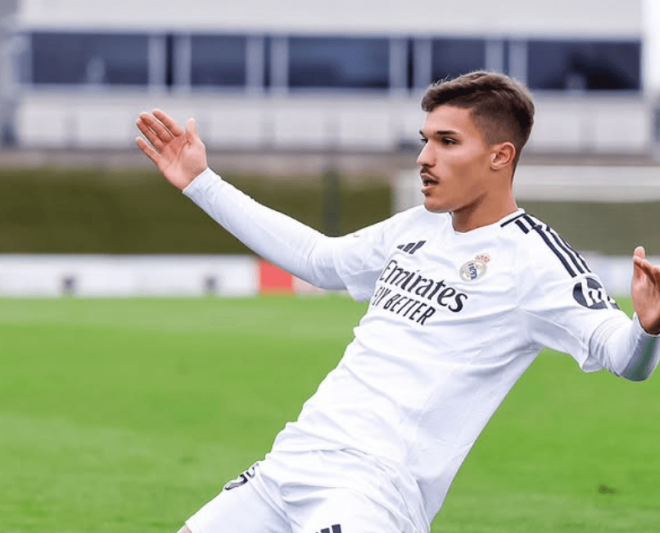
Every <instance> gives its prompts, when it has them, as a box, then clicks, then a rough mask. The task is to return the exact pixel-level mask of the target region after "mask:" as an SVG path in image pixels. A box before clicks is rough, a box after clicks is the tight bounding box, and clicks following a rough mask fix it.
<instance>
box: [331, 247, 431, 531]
mask: <svg viewBox="0 0 660 533" xmlns="http://www.w3.org/2000/svg"><path fill="white" fill-rule="evenodd" d="M425 243H426V241H419V242H409V243H408V244H399V246H397V248H398V249H399V250H401V251H402V252H406V253H407V254H410V255H412V254H414V253H415V252H416V251H417V250H419V249H420V248H421V247H422V246H424V244H425ZM333 533H334V532H333Z"/></svg>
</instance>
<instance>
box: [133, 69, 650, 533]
mask: <svg viewBox="0 0 660 533" xmlns="http://www.w3.org/2000/svg"><path fill="white" fill-rule="evenodd" d="M422 108H423V109H424V110H425V111H426V113H427V115H426V120H425V122H424V124H423V127H422V130H421V135H422V142H423V147H422V149H421V152H420V154H419V157H418V159H417V163H418V165H419V166H420V169H421V172H420V175H421V185H422V192H423V193H424V197H425V199H424V205H423V206H419V207H416V208H413V209H410V210H407V211H405V212H402V213H398V214H396V215H394V216H393V217H391V218H389V219H387V220H385V221H383V222H380V223H378V224H375V225H373V226H371V227H368V228H365V229H363V230H361V231H358V232H356V233H353V234H351V235H347V236H344V237H339V238H329V237H326V236H324V235H322V234H320V233H318V232H316V231H315V230H313V229H311V228H309V227H307V226H304V225H302V224H301V223H299V222H297V221H295V220H293V219H291V218H289V217H287V216H285V215H283V214H281V213H277V212H275V211H272V210H270V209H268V208H266V207H264V206H262V205H260V204H258V203H256V202H255V201H253V200H252V199H251V198H249V197H248V196H246V195H244V194H243V193H241V192H239V191H238V190H236V189H235V188H234V187H232V186H231V185H230V184H228V183H226V182H225V181H223V180H222V179H221V178H220V177H219V176H218V175H216V174H215V173H214V172H213V171H212V170H210V169H209V168H208V167H207V160H206V154H205V148H204V145H203V143H202V141H201V140H200V138H199V137H198V135H197V133H196V129H195V124H194V122H193V121H192V120H189V121H188V123H187V127H186V129H185V130H184V129H183V128H182V127H181V126H179V125H178V124H177V123H176V122H175V121H174V120H173V119H172V118H170V117H169V116H168V115H166V114H165V113H164V112H162V111H159V110H155V111H154V112H153V113H151V114H150V113H143V114H141V115H140V117H139V119H138V122H137V125H138V127H139V129H140V131H141V132H142V134H143V135H144V136H145V137H146V139H147V141H148V142H147V141H145V140H144V139H142V138H139V139H138V140H137V144H138V147H139V148H140V149H141V150H142V151H143V152H144V153H145V154H146V155H147V156H148V157H149V158H150V159H151V160H152V161H153V162H154V163H155V164H156V166H157V167H158V169H159V170H160V171H161V172H162V173H163V174H164V176H165V177H166V178H167V179H168V180H169V181H170V182H171V183H172V184H173V185H174V186H175V187H177V188H178V189H180V190H182V191H183V192H184V194H185V195H187V196H189V197H190V198H191V199H192V200H193V201H194V202H195V203H197V204H198V205H199V206H200V207H201V208H202V209H204V210H205V211H206V212H207V213H208V214H209V215H210V216H211V217H213V218H214V219H215V220H216V221H217V222H218V223H220V224H221V225H222V226H224V227H225V228H226V229H227V230H228V231H230V232H231V233H233V234H234V235H235V236H236V237H238V238H239V239H240V240H242V241H243V242H244V243H246V244H247V245H248V246H249V247H251V248H252V249H253V250H254V251H255V252H257V253H258V254H260V255H261V256H263V257H265V258H266V259H267V260H269V261H271V262H273V263H275V264H276V265H279V266H280V267H281V268H283V269H285V270H288V271H289V272H291V273H292V274H294V275H296V276H298V277H300V278H302V279H304V280H306V281H308V282H310V283H312V284H314V285H317V286H319V287H325V288H328V289H347V290H348V291H349V292H350V294H351V295H352V296H353V298H355V299H356V300H360V301H365V300H369V302H370V304H369V309H368V311H367V313H366V315H365V316H364V317H363V319H362V320H361V321H360V324H359V326H358V327H357V328H356V329H355V339H354V340H353V342H351V343H350V345H349V346H348V347H347V349H346V352H345V354H344V357H343V358H342V360H341V362H340V363H339V365H338V366H337V368H335V369H334V370H333V371H332V372H330V374H329V375H328V376H327V377H326V379H325V380H324V381H323V382H322V383H321V385H320V386H319V388H318V390H317V392H316V393H315V394H314V395H313V396H312V398H310V399H309V400H308V401H307V402H306V403H305V405H304V406H303V409H302V412H301V413H300V416H299V418H298V420H297V421H296V422H293V423H289V424H287V425H286V427H285V428H284V429H283V430H282V431H281V432H280V434H279V435H278V436H277V438H276V440H275V442H274V444H273V448H272V451H271V452H270V453H269V454H267V456H266V458H265V459H264V460H263V461H260V462H258V463H256V464H255V465H254V466H253V467H252V468H250V469H249V470H248V471H246V472H244V473H243V474H241V475H240V477H239V478H238V479H237V480H235V481H233V482H230V483H229V484H227V485H226V486H225V488H224V490H223V491H222V492H220V494H219V495H218V496H217V497H216V498H214V499H213V500H212V501H210V502H209V503H208V504H206V505H205V506H204V507H203V508H202V509H201V510H200V511H199V512H197V513H196V514H195V515H194V516H192V517H191V518H190V519H189V520H188V521H187V522H186V525H185V526H184V527H183V528H182V529H181V533H190V532H192V533H216V532H217V533H220V532H222V533H285V532H286V533H424V532H428V531H429V529H430V524H431V521H432V519H433V517H434V516H435V514H436V513H437V512H438V510H439V509H440V507H441V505H442V503H443V500H444V498H445V495H446V493H447V491H448V489H449V486H450V484H451V482H452V480H453V478H454V476H455V475H456V472H457V470H458V468H459V467H460V465H461V463H462V462H463V460H464V458H465V457H466V455H467V454H468V452H469V450H470V448H471V447H472V445H473V444H474V442H475V439H476V438H477V436H478V435H479V433H480V432H481V431H482V429H483V428H484V426H485V425H486V423H487V422H488V420H489V418H490V417H491V415H492V414H493V412H494V411H495V410H496V409H497V407H498V406H499V405H500V403H501V402H502V400H503V399H504V397H505V396H506V394H507V393H508V392H509V390H510V389H511V387H512V386H513V384H514V383H515V382H516V381H517V380H518V378H519V377H520V376H521V375H522V373H523V372H524V371H525V370H526V369H527V368H528V367H529V366H530V364H531V363H532V362H533V361H534V359H535V358H536V356H537V354H538V353H539V351H540V350H541V349H542V348H543V347H545V346H547V347H550V348H553V349H555V350H559V351H562V352H567V353H569V354H570V355H571V356H572V357H573V358H574V359H575V360H576V361H577V363H578V364H579V366H580V368H581V369H582V370H584V371H586V372H594V371H596V370H600V369H603V368H606V369H608V370H609V371H611V372H613V373H614V374H616V375H618V376H621V377H624V378H626V379H629V380H633V381H638V380H643V379H646V378H647V377H648V376H649V375H650V374H651V373H652V372H653V370H654V368H655V367H656V365H657V363H658V358H659V356H660V345H659V344H660V343H658V341H657V335H658V334H659V333H660V269H659V268H658V267H657V266H653V265H651V264H650V263H649V262H648V261H647V260H646V259H645V252H644V249H643V248H641V247H639V248H637V249H636V250H635V252H634V257H633V260H634V275H633V280H632V298H633V304H634V308H635V316H634V318H633V319H632V320H630V319H629V318H628V317H627V316H626V315H625V314H624V313H623V312H622V311H620V310H619V308H618V307H617V305H616V302H615V301H614V300H613V299H612V298H610V297H609V296H608V294H607V293H606V291H605V289H604V288H603V285H602V283H601V281H600V280H599V278H598V276H597V275H596V274H594V273H593V272H591V270H590V269H589V266H588V265H587V263H586V262H585V261H584V259H583V258H582V257H581V256H580V254H579V253H577V252H576V251H575V250H574V249H573V248H571V246H570V245H569V244H568V243H566V242H565V241H564V240H563V239H562V238H561V237H560V236H559V235H558V234H557V233H556V232H555V231H554V230H553V229H552V228H550V227H549V226H548V225H547V224H544V223H543V222H541V221H540V220H538V219H536V218H534V217H533V216H531V215H530V214H527V213H526V212H525V211H523V210H522V209H519V208H518V207H517V205H516V202H515V199H514V197H513V193H512V179H513V174H514V171H515V168H516V164H517V162H518V159H519V156H520V153H521V150H522V148H523V146H524V145H525V143H526V141H527V139H528V138H529V134H530V131H531V128H532V123H533V114H534V106H533V103H532V100H531V97H530V95H529V93H528V92H527V90H526V89H525V88H524V87H523V86H521V85H520V84H518V83H517V82H516V81H514V80H512V79H510V78H508V77H507V76H504V75H502V74H495V73H487V72H474V73H470V74H467V75H464V76H461V77H459V78H456V79H454V80H450V81H446V82H442V83H439V84H435V85H432V86H431V87H430V88H429V89H428V90H427V92H426V94H425V96H424V98H423V100H422Z"/></svg>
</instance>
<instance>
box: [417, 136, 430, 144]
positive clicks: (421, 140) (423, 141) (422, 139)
mask: <svg viewBox="0 0 660 533" xmlns="http://www.w3.org/2000/svg"><path fill="white" fill-rule="evenodd" d="M419 142H420V143H422V144H426V143H428V142H429V140H428V139H426V138H424V137H422V138H421V139H420V140H419Z"/></svg>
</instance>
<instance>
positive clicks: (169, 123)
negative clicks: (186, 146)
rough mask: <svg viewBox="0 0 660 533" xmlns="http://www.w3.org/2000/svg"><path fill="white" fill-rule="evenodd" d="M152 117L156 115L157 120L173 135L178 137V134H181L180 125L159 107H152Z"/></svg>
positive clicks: (182, 132)
mask: <svg viewBox="0 0 660 533" xmlns="http://www.w3.org/2000/svg"><path fill="white" fill-rule="evenodd" d="M153 115H154V117H156V118H157V119H158V120H160V121H161V122H162V123H163V124H165V126H166V127H167V129H168V130H170V132H172V134H173V135H174V136H175V137H178V136H179V135H183V134H184V131H183V128H182V127H181V126H179V124H178V123H177V121H176V120H174V119H173V118H172V117H171V116H169V115H168V114H167V113H165V111H162V110H160V109H154V111H153Z"/></svg>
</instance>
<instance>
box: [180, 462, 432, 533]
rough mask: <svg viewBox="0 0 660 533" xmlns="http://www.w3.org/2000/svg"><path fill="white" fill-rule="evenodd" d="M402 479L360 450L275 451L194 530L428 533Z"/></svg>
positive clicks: (210, 506) (201, 516)
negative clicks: (412, 512) (416, 520)
mask: <svg viewBox="0 0 660 533" xmlns="http://www.w3.org/2000/svg"><path fill="white" fill-rule="evenodd" d="M347 473H350V475H347ZM397 482H398V479H397V478H396V477H394V478H392V477H391V476H390V473H389V472H388V471H387V470H384V469H383V468H381V467H380V465H379V464H378V463H377V462H376V461H374V459H373V458H372V457H370V456H367V455H364V454H360V453H358V452H350V451H343V450H337V451H312V452H301V453H287V452H273V453H270V454H268V456H267V457H266V459H265V460H264V461H261V462H259V463H257V464H255V465H254V466H253V467H251V468H250V469H249V470H248V471H246V472H244V473H243V474H241V475H240V476H239V477H238V478H237V479H236V480H235V481H233V482H230V483H228V484H227V486H226V488H225V489H224V490H223V491H222V492H221V493H220V494H219V495H218V496H216V497H215V498H213V500H211V501H210V502H209V503H207V504H206V505H205V506H204V507H202V509H200V510H199V511H198V512H197V513H195V514H194V515H193V516H192V517H191V518H189V519H188V520H187V521H186V525H187V526H188V528H189V529H190V530H191V531H192V533H319V532H321V533H423V532H424V531H426V529H421V530H420V529H417V528H416V527H415V525H414V524H413V523H412V522H411V520H410V518H409V517H408V512H407V507H406V504H405V501H404V500H403V497H402V495H401V493H400V492H399V491H398V487H397Z"/></svg>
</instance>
